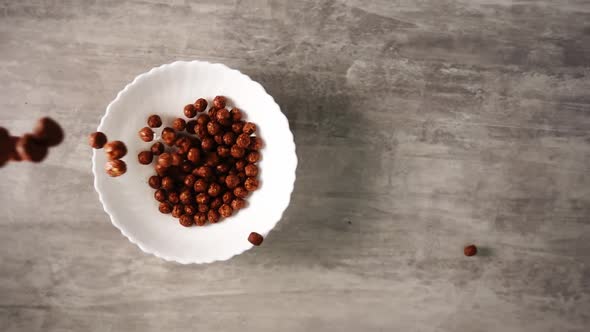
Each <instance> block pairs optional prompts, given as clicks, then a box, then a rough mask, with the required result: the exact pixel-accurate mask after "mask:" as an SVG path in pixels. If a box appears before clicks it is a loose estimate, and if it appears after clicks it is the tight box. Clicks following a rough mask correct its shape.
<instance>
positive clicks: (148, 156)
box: [137, 151, 154, 165]
mask: <svg viewBox="0 0 590 332" xmlns="http://www.w3.org/2000/svg"><path fill="white" fill-rule="evenodd" d="M153 159H154V154H153V153H152V152H151V151H141V152H140V153H139V154H138V155H137V160H138V161H139V163H140V164H142V165H149V164H151V163H152V160H153Z"/></svg>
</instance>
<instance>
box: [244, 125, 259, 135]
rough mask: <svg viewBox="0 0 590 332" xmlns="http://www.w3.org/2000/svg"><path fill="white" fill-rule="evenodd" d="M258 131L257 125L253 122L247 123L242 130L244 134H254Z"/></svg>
mask: <svg viewBox="0 0 590 332" xmlns="http://www.w3.org/2000/svg"><path fill="white" fill-rule="evenodd" d="M255 131H256V125H255V124H253V123H252V122H246V123H245V124H244V127H243V128H242V132H244V134H248V135H251V134H254V132H255Z"/></svg>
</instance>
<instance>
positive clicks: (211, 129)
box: [207, 121, 221, 135]
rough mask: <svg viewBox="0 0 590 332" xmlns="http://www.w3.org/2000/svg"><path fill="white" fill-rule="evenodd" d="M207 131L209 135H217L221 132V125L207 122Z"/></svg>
mask: <svg viewBox="0 0 590 332" xmlns="http://www.w3.org/2000/svg"><path fill="white" fill-rule="evenodd" d="M207 132H208V133H209V135H217V134H219V133H220V132H221V125H220V124H219V123H217V122H212V121H211V122H209V123H207Z"/></svg>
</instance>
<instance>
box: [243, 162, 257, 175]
mask: <svg viewBox="0 0 590 332" xmlns="http://www.w3.org/2000/svg"><path fill="white" fill-rule="evenodd" d="M244 173H246V176H250V177H254V176H257V175H258V166H256V165H254V164H248V165H246V167H244Z"/></svg>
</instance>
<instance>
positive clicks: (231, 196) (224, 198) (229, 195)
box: [221, 191, 234, 204]
mask: <svg viewBox="0 0 590 332" xmlns="http://www.w3.org/2000/svg"><path fill="white" fill-rule="evenodd" d="M221 200H222V201H223V203H225V204H231V202H232V201H233V200H234V194H233V193H232V192H231V191H227V192H225V193H224V194H223V196H222V197H221Z"/></svg>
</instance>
